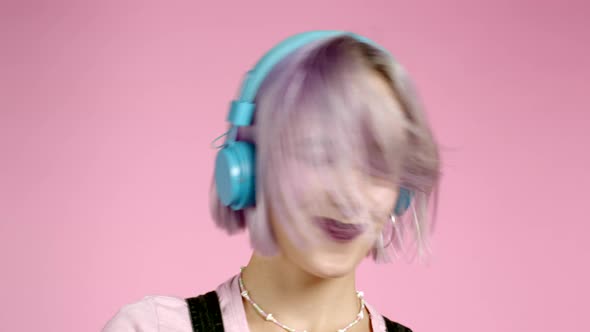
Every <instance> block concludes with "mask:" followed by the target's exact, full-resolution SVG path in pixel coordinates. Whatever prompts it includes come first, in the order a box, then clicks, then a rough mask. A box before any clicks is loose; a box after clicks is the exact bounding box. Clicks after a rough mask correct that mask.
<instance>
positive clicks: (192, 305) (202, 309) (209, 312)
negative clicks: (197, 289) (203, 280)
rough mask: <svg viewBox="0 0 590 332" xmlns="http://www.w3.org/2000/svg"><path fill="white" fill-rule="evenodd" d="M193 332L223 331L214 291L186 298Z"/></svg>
mask: <svg viewBox="0 0 590 332" xmlns="http://www.w3.org/2000/svg"><path fill="white" fill-rule="evenodd" d="M186 302H187V304H188V311H189V314H190V316H191V323H192V325H193V331H194V332H224V330H223V319H222V318H221V308H220V307H219V299H218V297H217V293H215V291H212V292H209V293H207V294H204V295H199V296H196V297H191V298H188V299H186Z"/></svg>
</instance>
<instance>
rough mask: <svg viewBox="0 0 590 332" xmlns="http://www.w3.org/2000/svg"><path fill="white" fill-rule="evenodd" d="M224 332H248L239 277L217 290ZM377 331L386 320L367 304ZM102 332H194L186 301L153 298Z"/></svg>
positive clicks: (131, 308) (134, 306)
mask: <svg viewBox="0 0 590 332" xmlns="http://www.w3.org/2000/svg"><path fill="white" fill-rule="evenodd" d="M216 292H217V296H218V297H219V304H220V307H221V315H222V318H223V327H224V329H225V332H249V329H248V322H247V320H246V313H245V311H244V306H243V302H242V297H241V295H240V286H239V285H238V276H237V275H236V276H234V277H232V278H230V279H229V280H227V281H226V282H224V283H222V284H221V285H219V287H217V289H216ZM366 307H367V310H368V312H369V316H370V318H371V327H372V329H373V331H374V332H386V327H385V320H384V319H383V316H381V315H380V314H379V313H378V312H377V311H376V310H375V309H374V308H373V307H371V306H370V305H368V304H366ZM102 332H193V329H192V325H191V320H190V316H189V312H188V305H187V303H186V301H185V299H184V298H179V297H171V296H161V295H152V296H146V297H144V298H143V299H142V300H140V301H137V302H134V303H131V304H127V305H125V306H123V307H122V308H121V309H119V311H118V312H117V313H116V314H115V316H114V317H112V318H111V319H110V320H109V321H108V322H107V324H106V325H105V327H104V328H103V330H102Z"/></svg>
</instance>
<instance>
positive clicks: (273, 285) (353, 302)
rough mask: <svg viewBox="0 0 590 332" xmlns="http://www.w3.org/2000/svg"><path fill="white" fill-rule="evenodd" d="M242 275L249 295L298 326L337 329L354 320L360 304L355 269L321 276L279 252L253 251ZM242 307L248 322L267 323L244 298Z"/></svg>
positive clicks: (265, 309) (293, 326)
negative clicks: (268, 253)
mask: <svg viewBox="0 0 590 332" xmlns="http://www.w3.org/2000/svg"><path fill="white" fill-rule="evenodd" d="M242 277H243V281H244V286H245V288H246V289H247V290H248V292H249V294H250V296H251V298H252V299H253V300H254V301H255V302H256V303H257V304H258V305H260V307H262V309H263V310H264V311H266V312H267V313H272V314H273V316H274V317H275V318H276V319H277V320H279V321H280V322H281V323H283V324H285V325H287V326H290V327H292V328H296V329H297V330H303V329H307V330H308V331H309V330H312V331H314V330H315V331H317V330H321V331H328V330H334V331H336V330H337V329H338V328H342V327H344V326H346V325H347V324H348V323H350V322H351V321H352V320H354V319H355V317H356V315H357V313H358V310H359V308H360V304H359V299H358V297H357V295H356V289H355V273H354V271H352V272H351V273H349V274H347V275H344V276H340V277H337V278H321V277H317V276H314V275H312V274H310V273H308V272H306V271H305V270H303V269H301V268H299V267H298V266H297V265H296V264H293V263H292V262H290V261H289V260H288V259H287V258H286V257H284V256H282V255H278V256H274V257H263V256H259V255H256V254H253V255H252V258H251V259H250V262H249V263H248V265H247V266H246V268H245V269H244V271H243V272H242ZM244 308H245V310H246V316H247V318H248V321H249V323H253V324H256V322H258V323H265V324H268V323H267V322H265V321H264V320H263V319H261V317H260V316H259V315H258V313H256V311H255V310H254V309H253V308H252V306H251V305H250V303H247V302H245V301H244ZM365 314H366V313H365ZM367 321H368V319H364V320H363V321H361V322H363V324H359V325H363V326H364V325H365V322H367Z"/></svg>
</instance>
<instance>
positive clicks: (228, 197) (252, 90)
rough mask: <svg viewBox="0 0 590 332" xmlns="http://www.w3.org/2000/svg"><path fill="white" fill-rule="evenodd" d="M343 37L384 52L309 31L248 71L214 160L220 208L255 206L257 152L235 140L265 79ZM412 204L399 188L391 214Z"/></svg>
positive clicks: (408, 193)
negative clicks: (302, 53) (301, 51)
mask: <svg viewBox="0 0 590 332" xmlns="http://www.w3.org/2000/svg"><path fill="white" fill-rule="evenodd" d="M342 35H348V36H350V37H353V38H355V39H357V40H359V41H362V42H365V43H367V44H370V45H372V46H375V47H377V48H379V49H381V50H383V51H385V52H387V50H385V49H383V48H382V47H381V46H379V45H377V44H376V43H375V42H373V41H371V40H369V39H367V38H365V37H362V36H359V35H357V34H354V33H349V32H343V31H310V32H304V33H300V34H297V35H294V36H291V37H289V38H287V39H285V40H283V41H282V42H280V43H279V44H278V45H276V46H275V47H274V48H272V49H271V50H270V51H269V52H268V53H266V54H265V55H264V56H263V57H262V58H261V59H260V60H259V61H258V63H257V64H256V65H255V66H254V68H253V69H251V70H250V71H248V73H247V74H246V78H245V79H244V81H243V83H242V86H241V90H240V95H239V97H238V99H237V100H234V101H232V103H231V107H230V111H229V114H228V116H227V120H228V122H229V123H230V124H231V127H230V129H229V131H228V132H227V133H226V134H224V135H222V136H226V140H225V142H224V144H223V145H222V146H221V147H220V148H221V149H220V150H219V152H218V153H217V157H216V158H215V186H216V190H217V195H218V196H219V199H220V201H221V203H222V204H223V205H225V206H229V207H230V208H231V209H232V210H241V209H244V208H246V207H249V206H254V205H255V203H256V187H255V184H256V149H255V147H254V144H252V143H249V142H243V141H238V140H236V136H237V131H238V127H241V126H250V125H251V124H252V119H253V116H254V110H255V108H256V105H255V104H254V99H255V97H256V93H257V92H258V88H259V87H260V85H261V84H262V82H263V81H264V79H265V77H266V75H267V74H268V73H269V72H270V71H271V70H272V69H273V67H274V66H275V65H276V64H277V63H278V62H279V61H281V60H282V59H283V58H284V57H285V56H287V55H289V54H290V53H292V52H293V51H295V50H296V49H298V48H300V47H302V46H304V45H306V44H308V43H311V42H313V41H316V40H320V39H325V38H331V37H337V36H342ZM387 53H388V54H389V52H387ZM222 136H220V137H222ZM220 137H218V138H220ZM411 201H412V192H411V191H410V190H408V189H406V188H403V187H402V188H400V191H399V195H398V199H397V202H396V205H395V209H394V214H395V215H397V216H401V215H402V214H403V213H404V212H405V211H406V210H407V209H408V207H409V206H410V203H411Z"/></svg>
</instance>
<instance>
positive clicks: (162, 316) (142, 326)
mask: <svg viewBox="0 0 590 332" xmlns="http://www.w3.org/2000/svg"><path fill="white" fill-rule="evenodd" d="M162 326H165V327H167V328H170V329H172V330H175V331H191V325H190V317H189V314H188V306H187V303H186V301H185V300H184V299H183V298H179V297H174V296H164V295H150V296H145V297H144V298H143V299H141V300H139V301H136V302H132V303H128V304H125V305H124V306H122V307H121V308H120V309H119V310H118V311H117V312H116V313H115V315H114V316H113V317H111V319H110V320H109V321H108V322H107V323H106V325H105V326H104V328H103V329H102V332H135V331H142V332H156V331H159V330H160V329H161V327H162Z"/></svg>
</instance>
